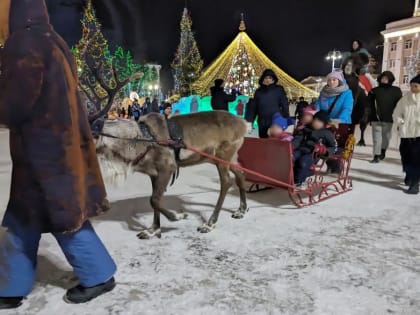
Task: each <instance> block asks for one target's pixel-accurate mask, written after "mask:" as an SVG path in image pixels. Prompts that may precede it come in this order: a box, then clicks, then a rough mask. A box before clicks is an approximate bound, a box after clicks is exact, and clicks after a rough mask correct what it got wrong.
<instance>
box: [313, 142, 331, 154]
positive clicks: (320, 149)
mask: <svg viewBox="0 0 420 315" xmlns="http://www.w3.org/2000/svg"><path fill="white" fill-rule="evenodd" d="M314 153H317V154H319V155H321V156H324V155H327V153H328V150H327V147H326V146H325V145H323V144H320V143H317V144H315V145H314Z"/></svg>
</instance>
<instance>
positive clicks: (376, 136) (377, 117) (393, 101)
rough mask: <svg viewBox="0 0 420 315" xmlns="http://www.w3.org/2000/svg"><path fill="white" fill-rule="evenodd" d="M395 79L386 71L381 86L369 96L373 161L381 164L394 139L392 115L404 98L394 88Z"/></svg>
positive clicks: (381, 79)
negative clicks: (392, 138)
mask: <svg viewBox="0 0 420 315" xmlns="http://www.w3.org/2000/svg"><path fill="white" fill-rule="evenodd" d="M394 81H395V77H394V75H393V74H392V72H391V71H385V72H383V73H382V74H381V75H380V76H379V77H378V82H379V86H378V87H376V88H374V89H373V90H372V91H371V93H370V96H369V99H370V100H369V104H370V110H369V112H370V114H369V118H370V119H369V120H370V122H371V124H372V139H373V160H372V161H371V163H379V162H380V161H381V160H384V159H385V157H386V150H387V149H388V147H389V143H390V141H391V137H392V125H393V118H392V114H393V112H394V110H395V107H396V106H397V103H398V102H399V100H400V99H401V97H402V92H401V89H400V88H399V87H396V86H393V85H392V84H393V83H394Z"/></svg>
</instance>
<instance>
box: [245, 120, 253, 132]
mask: <svg viewBox="0 0 420 315" xmlns="http://www.w3.org/2000/svg"><path fill="white" fill-rule="evenodd" d="M246 132H247V133H251V132H252V123H250V122H247V123H246Z"/></svg>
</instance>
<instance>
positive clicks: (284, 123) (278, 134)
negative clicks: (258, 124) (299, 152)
mask: <svg viewBox="0 0 420 315" xmlns="http://www.w3.org/2000/svg"><path fill="white" fill-rule="evenodd" d="M294 124H295V121H294V119H291V118H284V117H283V116H282V115H281V114H280V113H275V114H274V116H273V121H272V124H271V127H270V128H269V129H268V132H267V133H268V136H269V137H270V138H276V139H279V140H280V141H288V142H290V141H292V140H293V135H292V133H290V132H287V131H286V130H287V128H288V127H289V126H293V125H294Z"/></svg>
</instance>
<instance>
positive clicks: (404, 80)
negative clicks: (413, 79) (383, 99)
mask: <svg viewBox="0 0 420 315" xmlns="http://www.w3.org/2000/svg"><path fill="white" fill-rule="evenodd" d="M409 81H410V80H409V79H408V75H405V76H403V84H408V83H409Z"/></svg>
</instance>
